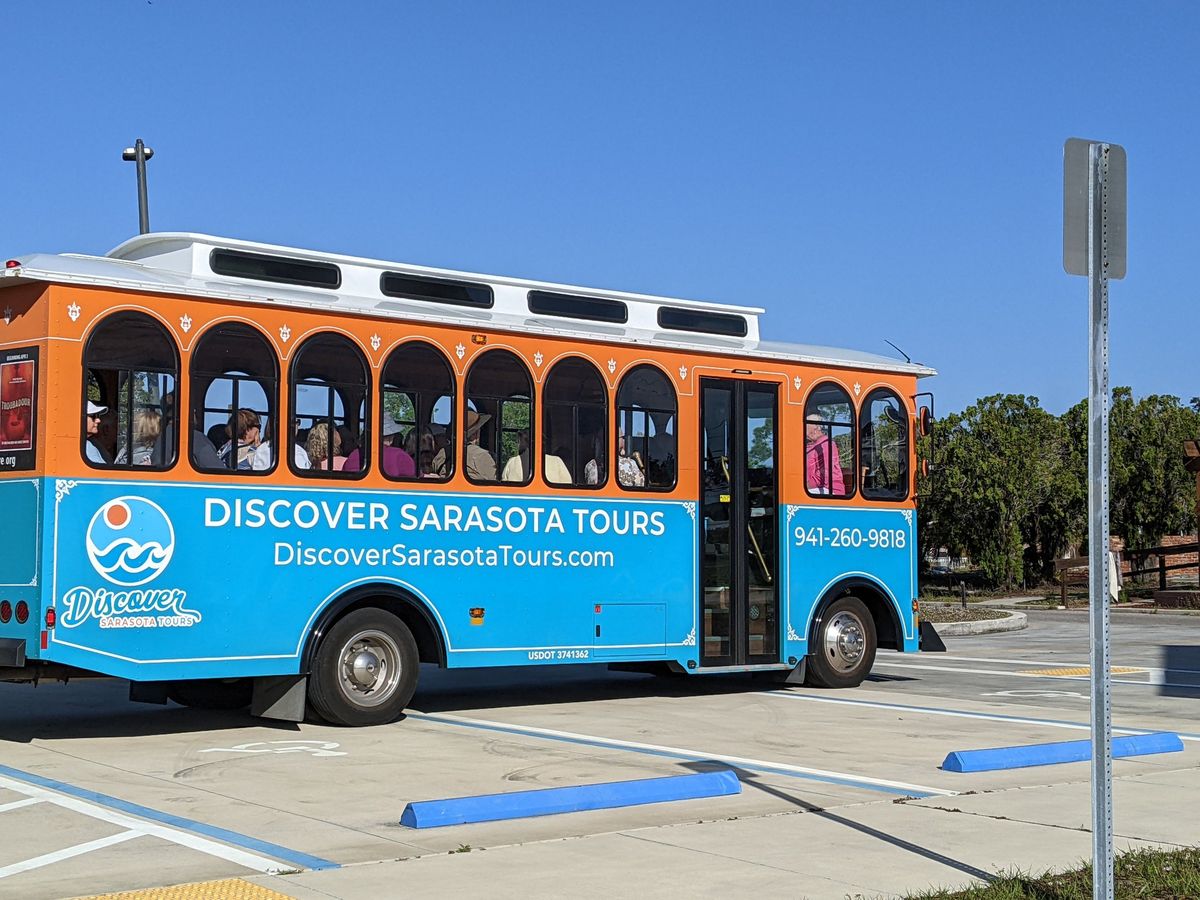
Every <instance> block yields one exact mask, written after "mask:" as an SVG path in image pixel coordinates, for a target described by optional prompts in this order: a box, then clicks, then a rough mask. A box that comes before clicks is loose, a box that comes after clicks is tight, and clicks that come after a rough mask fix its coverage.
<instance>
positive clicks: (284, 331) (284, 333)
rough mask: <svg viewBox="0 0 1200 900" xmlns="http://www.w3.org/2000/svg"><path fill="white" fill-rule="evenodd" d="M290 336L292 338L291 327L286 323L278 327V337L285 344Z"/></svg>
mask: <svg viewBox="0 0 1200 900" xmlns="http://www.w3.org/2000/svg"><path fill="white" fill-rule="evenodd" d="M291 338H292V329H290V328H288V327H287V326H286V325H284V326H282V327H281V328H280V329H279V339H280V340H282V341H283V342H284V343H285V344H286V343H287V342H288V341H289V340H291Z"/></svg>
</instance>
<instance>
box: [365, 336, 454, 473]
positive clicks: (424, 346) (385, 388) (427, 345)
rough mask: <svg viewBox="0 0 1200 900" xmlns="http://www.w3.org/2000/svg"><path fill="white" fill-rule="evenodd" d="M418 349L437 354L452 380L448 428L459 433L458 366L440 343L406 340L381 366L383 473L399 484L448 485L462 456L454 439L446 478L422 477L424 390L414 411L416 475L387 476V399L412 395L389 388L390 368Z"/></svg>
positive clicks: (430, 408)
mask: <svg viewBox="0 0 1200 900" xmlns="http://www.w3.org/2000/svg"><path fill="white" fill-rule="evenodd" d="M418 348H420V349H421V350H422V351H425V350H428V351H430V352H432V353H433V354H435V355H436V356H437V358H438V360H439V361H440V362H441V363H442V365H443V366H444V367H445V370H446V376H447V378H448V379H449V385H450V390H449V392H448V394H443V395H442V396H449V398H450V424H449V425H447V426H446V429H447V431H448V433H449V434H450V435H451V437H452V438H453V436H454V435H455V432H456V426H457V424H458V379H457V377H456V375H455V372H454V366H453V365H451V364H450V360H449V358H448V357H447V356H446V354H445V353H443V352H442V349H441V348H440V347H439V346H437V345H436V344H433V343H431V342H429V341H425V340H412V341H405V342H404V343H403V344H400V345H399V346H398V347H396V348H394V349H393V350H392V351H391V352H390V353H389V354H388V355H387V358H386V359H385V360H384V361H383V363H382V365H380V367H379V390H378V391H377V393H378V400H379V425H378V427H377V429H376V430H377V431H378V436H377V438H376V441H377V444H378V459H379V472H380V474H381V475H383V477H384V478H386V479H387V480H388V481H394V482H399V483H403V484H412V483H413V482H426V483H429V484H445V483H446V482H448V481H450V479H452V478H453V477H454V473H455V471H457V460H458V454H457V453H455V452H454V442H453V440H451V442H450V444H449V445H448V448H447V449H448V451H449V452H447V453H446V465H447V468H446V474H445V476H439V477H431V476H428V475H422V474H421V459H420V453H421V448H420V428H421V411H422V409H423V408H424V407H423V406H422V404H421V402H420V396H421V394H422V393H423V392H421V391H417V392H416V394H417V400H416V401H414V402H413V410H414V413H415V415H416V417H417V420H416V422H415V427H416V428H417V434H418V439H417V444H418V446H417V458H416V459H414V460H413V471H414V474H413V475H412V476H407V477H406V476H397V475H389V474H388V473H387V471H386V470H385V469H384V468H383V451H384V447H385V445H384V436H383V426H384V422H386V421H387V410H386V409H385V408H384V403H385V401H386V399H387V395H388V394H389V393H392V394H396V393H400V394H407V393H408V392H407V391H405V390H402V389H399V388H396V387H391V388H389V382H388V368H389V367H390V366H391V365H392V363H393V361H395V360H396V359H397V356H398V355H399V354H401V353H404V352H411V351H413V350H415V349H418ZM435 404H436V401H435ZM428 408H429V410H430V411H432V409H433V406H432V405H431V406H429V407H428Z"/></svg>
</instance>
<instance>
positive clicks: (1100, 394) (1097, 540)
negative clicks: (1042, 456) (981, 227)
mask: <svg viewBox="0 0 1200 900" xmlns="http://www.w3.org/2000/svg"><path fill="white" fill-rule="evenodd" d="M1108 156H1109V145H1108V144H1092V145H1091V146H1090V148H1089V166H1088V168H1089V170H1090V171H1089V176H1090V177H1089V179H1088V295H1089V298H1090V300H1091V303H1090V314H1089V316H1088V320H1089V325H1090V329H1089V330H1090V335H1091V344H1090V347H1089V352H1088V367H1089V370H1090V373H1091V377H1090V391H1089V394H1088V556H1089V560H1088V573H1089V581H1090V584H1089V589H1090V594H1091V601H1092V602H1091V606H1090V620H1091V629H1092V648H1091V664H1092V665H1091V671H1092V677H1091V680H1092V897H1093V898H1095V900H1112V896H1113V843H1112V719H1111V716H1112V706H1111V702H1110V695H1109V691H1110V685H1109V650H1110V648H1109V621H1108V596H1109V594H1108V592H1109V573H1108V552H1109V551H1108V525H1109V522H1108V502H1109V498H1108V404H1109V398H1108V272H1107V266H1108V216H1107V213H1108V208H1107V200H1108V196H1107V194H1108Z"/></svg>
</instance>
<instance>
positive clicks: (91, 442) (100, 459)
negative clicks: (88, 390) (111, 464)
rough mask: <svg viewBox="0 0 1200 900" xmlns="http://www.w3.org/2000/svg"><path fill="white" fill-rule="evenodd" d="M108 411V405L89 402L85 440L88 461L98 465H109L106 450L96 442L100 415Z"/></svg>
mask: <svg viewBox="0 0 1200 900" xmlns="http://www.w3.org/2000/svg"><path fill="white" fill-rule="evenodd" d="M106 412H108V407H107V406H101V405H100V404H99V403H93V402H92V401H91V400H89V401H88V402H87V440H86V441H85V442H84V444H85V450H86V452H87V460H88V462H90V463H95V464H96V465H98V466H107V465H108V460H107V459H106V458H105V456H104V451H103V450H101V449H100V445H99V444H97V443H96V438H97V436H98V435H99V434H100V417H101V416H103V415H104V414H105V413H106Z"/></svg>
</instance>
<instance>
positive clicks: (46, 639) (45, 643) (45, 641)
mask: <svg viewBox="0 0 1200 900" xmlns="http://www.w3.org/2000/svg"><path fill="white" fill-rule="evenodd" d="M49 646H50V636H49V635H48V634H47V633H46V632H44V631H43V632H42V649H43V650H45V649H47V648H49Z"/></svg>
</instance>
